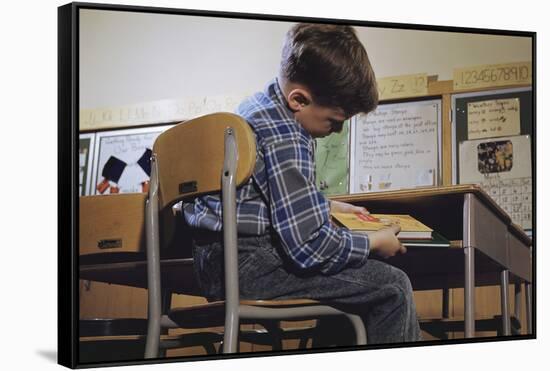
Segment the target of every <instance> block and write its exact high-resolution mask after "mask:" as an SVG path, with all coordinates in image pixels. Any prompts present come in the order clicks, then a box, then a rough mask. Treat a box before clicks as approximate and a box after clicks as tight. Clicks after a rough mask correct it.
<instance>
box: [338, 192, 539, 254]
mask: <svg viewBox="0 0 550 371" xmlns="http://www.w3.org/2000/svg"><path fill="white" fill-rule="evenodd" d="M468 193H470V194H474V195H475V196H476V197H477V198H478V199H479V200H480V201H481V202H482V203H483V204H484V205H485V206H487V207H488V208H489V209H491V210H492V212H493V213H494V214H495V215H496V216H497V217H498V218H499V219H500V220H502V222H503V223H505V224H506V225H508V226H509V230H510V232H511V233H513V234H514V235H515V236H516V237H517V238H519V239H520V240H521V241H522V242H523V243H524V244H526V245H527V246H530V245H531V244H532V241H531V239H530V238H529V236H527V234H525V232H524V231H523V229H521V228H520V227H519V226H517V225H515V224H513V223H512V220H511V219H510V216H509V215H508V214H507V213H506V212H505V211H504V210H503V209H502V208H501V207H500V206H499V205H498V204H497V203H496V202H495V201H494V200H493V199H492V198H491V197H490V196H489V195H488V194H487V193H486V192H485V191H484V190H483V189H482V188H481V187H479V186H478V185H475V184H460V185H452V186H442V187H422V188H415V189H404V190H396V191H385V192H370V193H357V194H349V195H339V196H331V197H330V199H331V200H336V201H344V202H349V203H353V204H361V205H363V206H365V207H367V209H369V211H371V212H373V213H391V212H393V211H395V212H399V213H407V214H410V215H412V216H415V217H417V218H418V219H420V220H421V221H423V222H425V223H426V224H427V225H429V226H430V227H432V228H434V229H436V230H438V231H441V232H442V233H443V235H444V236H445V237H447V238H448V239H450V240H458V239H460V234H461V233H460V231H457V228H458V227H459V228H458V229H461V228H462V208H463V205H464V195H465V194H468ZM453 226H454V227H453Z"/></svg>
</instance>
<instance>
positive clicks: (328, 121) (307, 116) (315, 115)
mask: <svg viewBox="0 0 550 371" xmlns="http://www.w3.org/2000/svg"><path fill="white" fill-rule="evenodd" d="M294 117H295V118H296V121H298V122H299V123H300V125H302V127H303V128H304V129H306V131H307V132H308V133H309V134H310V135H311V136H312V137H314V138H322V137H326V136H327V135H329V134H331V133H339V132H340V131H342V127H343V125H344V121H345V120H346V119H347V117H346V116H345V115H344V111H342V110H341V109H339V108H331V107H324V106H320V105H317V104H315V103H309V104H307V105H305V106H303V107H302V109H301V110H300V111H297V112H294Z"/></svg>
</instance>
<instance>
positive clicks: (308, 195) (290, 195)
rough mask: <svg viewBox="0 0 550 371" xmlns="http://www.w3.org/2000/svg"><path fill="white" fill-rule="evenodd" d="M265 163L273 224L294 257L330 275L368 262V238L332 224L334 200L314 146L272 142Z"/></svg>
mask: <svg viewBox="0 0 550 371" xmlns="http://www.w3.org/2000/svg"><path fill="white" fill-rule="evenodd" d="M264 162H265V171H266V175H267V182H268V187H269V189H268V193H269V195H268V197H267V198H268V200H269V203H270V205H269V207H270V209H271V218H272V223H273V228H274V229H275V230H276V231H277V233H278V235H279V236H280V238H281V241H282V244H283V246H284V248H285V250H286V252H287V254H288V256H289V257H290V258H291V259H292V260H293V261H294V262H295V263H296V264H297V265H298V266H300V267H302V268H314V267H317V268H319V269H320V270H321V271H322V272H324V273H327V274H331V273H336V272H338V271H340V270H342V269H343V268H344V267H354V266H361V265H363V264H364V262H365V260H366V259H367V256H368V254H369V241H368V237H367V236H366V235H365V234H360V233H353V232H350V231H348V230H346V229H343V228H337V227H335V226H333V225H332V224H331V223H330V213H329V212H330V210H329V208H330V206H329V202H328V201H327V199H326V198H325V197H324V196H323V195H322V194H321V193H320V192H319V191H318V190H317V188H316V187H315V184H314V182H313V171H314V166H315V165H314V163H313V158H312V156H311V154H310V152H309V150H308V147H307V146H306V145H305V144H303V143H301V142H300V141H284V142H283V141H281V142H276V143H272V144H269V145H266V146H265V147H264Z"/></svg>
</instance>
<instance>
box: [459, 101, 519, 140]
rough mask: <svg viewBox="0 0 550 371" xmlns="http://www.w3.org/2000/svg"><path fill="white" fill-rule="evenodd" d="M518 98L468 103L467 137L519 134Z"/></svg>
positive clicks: (478, 137) (479, 137)
mask: <svg viewBox="0 0 550 371" xmlns="http://www.w3.org/2000/svg"><path fill="white" fill-rule="evenodd" d="M520 131H521V128H520V104H519V98H509V99H493V100H486V101H481V102H470V103H468V139H481V138H491V137H499V136H510V135H519V134H520Z"/></svg>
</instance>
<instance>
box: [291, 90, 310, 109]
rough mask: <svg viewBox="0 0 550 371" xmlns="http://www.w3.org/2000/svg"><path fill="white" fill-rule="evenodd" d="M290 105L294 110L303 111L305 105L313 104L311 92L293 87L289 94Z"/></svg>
mask: <svg viewBox="0 0 550 371" xmlns="http://www.w3.org/2000/svg"><path fill="white" fill-rule="evenodd" d="M287 102H288V106H289V107H290V109H291V110H292V111H293V112H298V111H301V110H302V109H303V108H304V107H305V106H307V105H309V104H311V102H312V99H311V94H310V93H309V92H308V91H307V90H305V89H302V88H296V89H292V90H291V91H290V92H289V93H288V96H287Z"/></svg>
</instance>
